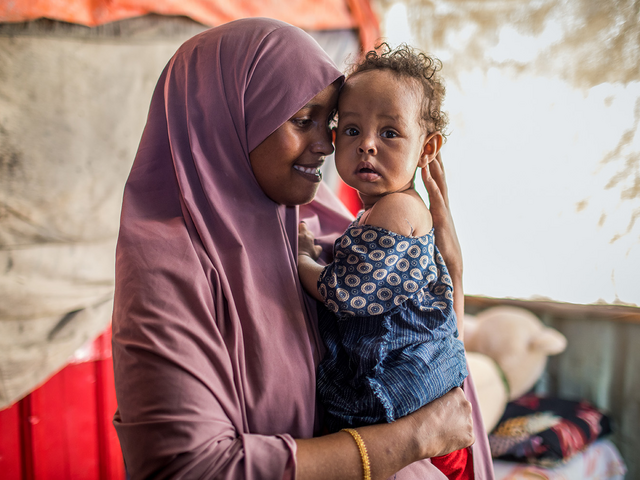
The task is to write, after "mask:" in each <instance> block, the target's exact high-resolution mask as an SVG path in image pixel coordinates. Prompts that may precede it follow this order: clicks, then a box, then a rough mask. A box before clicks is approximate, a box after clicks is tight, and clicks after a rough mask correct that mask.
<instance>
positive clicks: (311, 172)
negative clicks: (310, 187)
mask: <svg viewBox="0 0 640 480" xmlns="http://www.w3.org/2000/svg"><path fill="white" fill-rule="evenodd" d="M293 168H294V170H295V171H296V172H298V173H300V174H301V175H303V176H304V177H305V178H307V179H308V180H311V181H312V182H319V181H320V180H322V172H321V171H320V167H319V166H318V167H305V166H303V165H294V166H293Z"/></svg>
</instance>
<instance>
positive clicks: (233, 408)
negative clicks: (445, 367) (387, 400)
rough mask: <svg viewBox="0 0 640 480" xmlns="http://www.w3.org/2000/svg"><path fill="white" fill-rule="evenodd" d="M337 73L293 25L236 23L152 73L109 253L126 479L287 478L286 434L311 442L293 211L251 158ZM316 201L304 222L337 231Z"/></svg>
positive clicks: (306, 319)
mask: <svg viewBox="0 0 640 480" xmlns="http://www.w3.org/2000/svg"><path fill="white" fill-rule="evenodd" d="M341 76H342V74H341V73H340V71H338V69H337V68H336V67H335V66H334V64H333V63H332V61H331V60H330V59H329V57H328V56H327V55H326V54H325V53H324V52H323V51H322V49H321V48H320V47H319V45H318V44H317V43H316V42H315V40H313V39H312V38H311V37H310V36H309V35H307V34H306V33H305V32H303V31H302V30H300V29H299V28H296V27H292V26H291V25H288V24H285V23H282V22H279V21H275V20H268V19H245V20H239V21H236V22H232V23H229V24H226V25H223V26H220V27H217V28H214V29H211V30H209V31H206V32H204V33H202V34H200V35H198V36H196V37H194V38H192V39H191V40H189V41H187V42H186V43H185V44H184V45H183V46H182V47H180V49H179V50H178V52H177V53H176V54H175V56H174V57H173V58H172V59H171V61H170V62H169V64H168V65H167V67H166V68H165V70H164V72H163V74H162V76H161V77H160V80H159V82H158V85H157V87H156V90H155V93H154V95H153V99H152V101H151V107H150V111H149V117H148V120H147V125H146V128H145V131H144V134H143V137H142V140H141V143H140V147H139V150H138V154H137V156H136V159H135V162H134V165H133V168H132V170H131V174H130V176H129V179H128V181H127V185H126V188H125V193H124V202H123V208H122V217H121V225H120V235H119V239H118V248H117V257H116V292H115V307H114V315H113V356H114V368H115V376H116V392H117V397H118V404H119V411H118V413H117V414H116V417H115V425H116V429H117V431H118V435H119V438H120V441H121V444H122V448H123V451H124V454H125V461H126V463H127V467H128V469H129V471H130V473H131V474H132V476H133V477H134V478H138V477H146V476H149V475H154V474H157V473H158V472H159V471H160V469H163V468H164V469H165V470H162V472H163V473H162V475H161V476H163V477H164V476H165V475H167V476H169V475H187V476H189V477H199V476H216V475H217V476H219V477H220V478H222V477H224V478H245V477H246V478H260V479H268V478H282V472H283V471H284V469H285V466H286V465H287V463H288V462H290V461H291V459H292V452H293V451H294V447H295V443H294V442H293V440H292V436H293V437H300V438H304V437H311V436H312V435H313V433H314V420H315V367H316V365H317V362H318V359H319V358H320V354H321V345H320V341H319V337H318V334H317V330H316V327H315V325H314V323H313V321H314V319H315V318H314V313H315V310H311V309H310V308H309V305H310V304H307V302H306V300H305V295H304V294H303V291H302V288H301V286H300V282H299V281H298V276H297V270H296V257H297V224H298V208H291V207H289V208H287V207H284V206H281V205H277V204H275V203H274V202H273V201H271V200H270V199H269V198H267V196H266V195H265V194H264V193H263V192H262V190H261V189H260V187H259V186H258V183H257V181H256V179H255V177H254V176H253V173H252V170H251V166H250V163H249V152H250V151H251V150H252V149H254V148H255V147H256V146H257V145H258V144H260V143H261V142H262V141H263V140H264V139H265V138H266V137H267V136H268V135H269V134H271V133H272V132H273V131H274V130H276V129H277V128H278V127H279V126H280V125H282V124H283V123H284V122H285V121H287V120H288V119H289V118H290V117H291V116H292V115H293V114H294V113H295V112H297V111H298V110H299V109H300V108H302V106H304V105H305V104H306V103H307V102H308V101H309V100H310V99H312V98H313V97H314V96H315V95H316V94H318V93H319V92H320V91H322V90H323V89H324V88H325V87H326V86H328V85H329V84H331V83H332V82H333V81H334V80H336V79H338V78H340V77H341ZM320 197H321V198H325V200H326V201H325V202H324V203H322V204H320V203H319V204H318V205H315V206H310V207H308V208H307V210H308V214H309V215H310V217H311V218H310V219H309V221H310V222H311V223H312V224H314V226H315V230H316V232H317V233H318V234H330V236H333V235H337V234H338V233H339V232H340V231H341V230H342V229H344V228H345V227H346V225H347V223H348V222H349V216H348V213H346V210H345V209H343V207H341V205H340V204H339V203H338V202H337V201H336V200H335V199H332V198H331V197H330V196H329V195H328V194H327V192H323V193H321V194H320ZM318 212H319V213H320V214H321V215H322V217H323V219H324V220H323V222H325V223H323V222H320V220H319V218H320V217H319V216H318V215H317V213H318ZM332 230H333V231H332ZM169 462H171V464H170V466H169ZM278 472H279V473H278ZM216 478H218V477H216Z"/></svg>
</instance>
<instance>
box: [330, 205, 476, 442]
mask: <svg viewBox="0 0 640 480" xmlns="http://www.w3.org/2000/svg"><path fill="white" fill-rule="evenodd" d="M359 219H360V216H359V217H358V218H357V219H356V220H355V221H354V222H353V223H352V224H351V225H350V226H349V228H348V229H347V231H346V232H345V234H344V235H343V236H341V237H340V238H338V239H337V240H336V243H335V245H334V262H333V263H331V264H330V265H328V266H327V267H325V269H324V270H323V272H322V274H321V276H320V279H319V281H318V290H319V292H320V294H321V296H322V297H323V299H324V305H321V304H320V305H319V326H320V332H321V335H322V339H323V340H324V343H325V345H326V347H327V353H326V356H325V358H324V359H323V361H322V362H321V364H320V366H319V368H318V395H319V398H320V400H321V401H322V402H323V404H324V406H325V410H326V414H327V419H326V420H327V425H328V427H329V429H330V430H331V431H335V430H339V429H340V428H344V427H347V426H360V425H365V424H372V423H380V422H392V421H394V420H396V419H397V418H400V417H402V416H404V415H407V414H408V413H411V412H413V411H415V410H416V409H418V408H420V407H421V406H423V405H425V404H426V403H429V402H430V401H432V400H434V399H436V398H438V397H440V396H442V395H444V394H445V393H447V392H448V391H449V390H451V389H452V388H454V387H456V386H460V385H461V384H462V382H463V380H464V379H465V377H466V376H467V368H466V361H465V356H464V348H463V345H462V342H461V341H460V340H458V339H457V337H458V330H457V327H456V316H455V312H454V310H453V286H452V283H451V277H450V276H449V273H448V271H447V267H446V266H445V264H444V260H443V258H442V255H440V253H439V252H438V250H437V249H436V247H435V244H434V237H433V229H432V230H431V232H429V233H428V234H427V235H424V236H422V237H405V236H403V235H399V234H396V233H393V232H390V231H388V230H385V229H383V228H379V227H374V226H371V225H362V226H358V221H359ZM325 306H326V308H325Z"/></svg>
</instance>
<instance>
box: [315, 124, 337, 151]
mask: <svg viewBox="0 0 640 480" xmlns="http://www.w3.org/2000/svg"><path fill="white" fill-rule="evenodd" d="M321 130H323V131H322V132H319V135H318V138H317V139H316V141H315V142H313V145H312V150H313V151H314V152H316V153H320V154H322V155H331V154H332V153H333V141H332V140H333V137H332V134H331V130H330V129H328V128H325V129H321Z"/></svg>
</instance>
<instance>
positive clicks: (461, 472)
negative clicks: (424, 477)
mask: <svg viewBox="0 0 640 480" xmlns="http://www.w3.org/2000/svg"><path fill="white" fill-rule="evenodd" d="M431 463H432V464H433V465H435V466H436V467H437V468H438V470H440V471H441V472H442V473H444V474H445V475H446V476H447V478H448V479H449V480H473V455H472V454H471V451H470V450H469V449H468V448H463V449H462V450H456V451H455V452H451V453H449V454H448V455H443V456H441V457H433V458H432V459H431Z"/></svg>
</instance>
